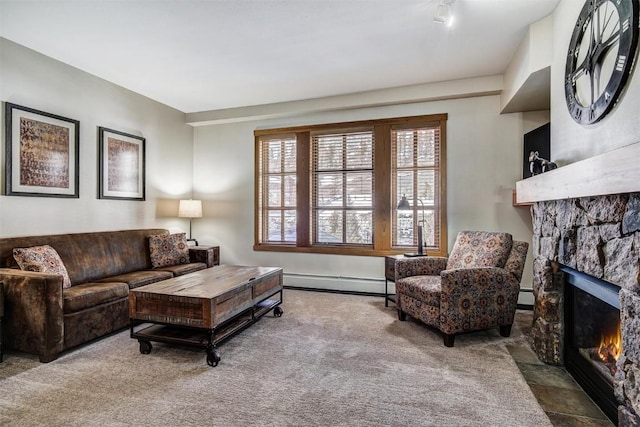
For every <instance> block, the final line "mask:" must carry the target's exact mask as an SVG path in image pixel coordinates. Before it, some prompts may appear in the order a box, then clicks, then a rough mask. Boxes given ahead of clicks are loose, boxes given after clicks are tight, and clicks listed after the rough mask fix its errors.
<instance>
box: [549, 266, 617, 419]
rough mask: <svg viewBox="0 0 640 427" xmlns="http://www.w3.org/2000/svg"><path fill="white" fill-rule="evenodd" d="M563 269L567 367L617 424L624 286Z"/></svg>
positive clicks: (566, 268) (569, 269)
mask: <svg viewBox="0 0 640 427" xmlns="http://www.w3.org/2000/svg"><path fill="white" fill-rule="evenodd" d="M561 270H562V271H563V272H564V273H565V328H566V329H565V342H564V356H565V367H566V369H567V371H568V372H569V373H570V374H571V375H572V376H573V377H574V378H575V380H576V381H577V382H578V384H580V386H581V387H582V388H583V389H584V390H585V392H587V394H589V396H590V397H591V398H592V399H593V401H594V402H595V403H596V404H597V405H598V406H599V407H600V408H601V409H602V411H603V412H604V413H605V415H606V416H607V417H609V418H610V419H611V421H613V422H614V423H616V424H617V422H618V403H617V401H616V398H615V396H614V391H613V390H614V375H615V372H616V369H617V368H616V361H617V359H618V357H619V356H620V353H621V350H622V348H621V347H622V345H621V344H622V340H621V334H620V302H619V298H618V293H619V290H620V288H619V287H618V286H616V285H613V284H611V283H608V282H605V281H602V280H599V279H597V278H594V277H592V276H589V275H587V274H584V273H581V272H578V271H576V270H573V269H571V268H568V267H563V268H561Z"/></svg>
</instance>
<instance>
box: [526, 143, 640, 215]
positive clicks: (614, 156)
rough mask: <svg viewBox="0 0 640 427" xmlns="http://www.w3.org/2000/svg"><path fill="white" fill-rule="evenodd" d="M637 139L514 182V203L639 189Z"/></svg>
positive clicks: (630, 191) (639, 152)
mask: <svg viewBox="0 0 640 427" xmlns="http://www.w3.org/2000/svg"><path fill="white" fill-rule="evenodd" d="M639 163H640V142H638V143H635V144H631V145H627V146H626V147H622V148H618V149H617V150H613V151H609V152H608V153H604V154H600V155H598V156H594V157H590V158H588V159H585V160H581V161H579V162H575V163H571V164H569V165H566V166H561V167H559V168H558V169H554V170H551V171H549V172H545V173H543V174H540V175H536V176H532V177H531V178H527V179H523V180H522V181H518V182H516V203H517V204H528V203H534V202H542V201H545V200H559V199H571V198H577V197H587V196H603V195H607V194H622V193H633V192H637V191H640V165H639Z"/></svg>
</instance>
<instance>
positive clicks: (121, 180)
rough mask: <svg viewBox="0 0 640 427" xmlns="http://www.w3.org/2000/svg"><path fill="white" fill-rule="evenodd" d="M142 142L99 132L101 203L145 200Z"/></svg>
mask: <svg viewBox="0 0 640 427" xmlns="http://www.w3.org/2000/svg"><path fill="white" fill-rule="evenodd" d="M144 146H145V139H144V138H142V137H139V136H135V135H130V134H128V133H124V132H120V131H117V130H113V129H107V128H104V127H99V128H98V153H99V166H98V173H99V179H98V182H99V184H98V185H99V189H98V198H100V199H125V200H144V199H145V151H144V150H145V147H144Z"/></svg>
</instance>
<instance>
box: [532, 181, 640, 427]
mask: <svg viewBox="0 0 640 427" xmlns="http://www.w3.org/2000/svg"><path fill="white" fill-rule="evenodd" d="M531 215H532V218H533V239H532V249H533V255H534V265H533V269H534V282H533V293H534V298H535V306H534V316H533V317H534V322H533V329H532V337H533V346H534V350H535V352H536V353H537V355H538V357H539V358H540V360H542V361H544V362H545V363H548V364H553V365H562V364H563V363H564V357H563V352H564V348H563V345H564V283H565V281H564V277H563V275H564V273H562V272H560V271H558V266H559V264H562V265H566V266H568V267H571V268H573V269H575V270H578V271H581V272H583V273H586V274H589V275H591V276H594V277H597V278H599V279H602V280H605V281H607V282H610V283H613V284H615V285H618V286H620V288H621V289H620V294H619V296H620V319H621V328H622V355H621V356H620V358H619V359H618V362H617V366H618V370H617V373H616V376H615V379H614V392H615V396H616V399H617V400H618V403H619V405H620V406H619V407H618V419H619V421H618V424H619V425H620V426H638V425H640V256H639V255H640V193H629V194H620V195H608V196H597V197H583V198H577V199H564V200H554V201H542V202H537V203H534V204H533V206H532V208H531Z"/></svg>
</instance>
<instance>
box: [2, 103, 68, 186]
mask: <svg viewBox="0 0 640 427" xmlns="http://www.w3.org/2000/svg"><path fill="white" fill-rule="evenodd" d="M5 136H6V138H5V141H6V180H5V186H6V187H5V190H6V195H7V196H39V197H73V198H78V197H79V196H80V192H79V176H80V175H79V169H80V163H79V149H80V122H79V121H78V120H73V119H69V118H67V117H62V116H58V115H56V114H51V113H46V112H44V111H39V110H35V109H33V108H28V107H23V106H20V105H16V104H12V103H9V102H7V103H6V105H5Z"/></svg>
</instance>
